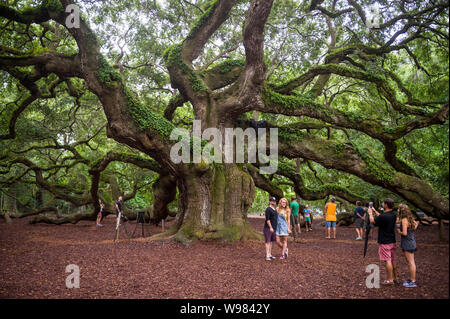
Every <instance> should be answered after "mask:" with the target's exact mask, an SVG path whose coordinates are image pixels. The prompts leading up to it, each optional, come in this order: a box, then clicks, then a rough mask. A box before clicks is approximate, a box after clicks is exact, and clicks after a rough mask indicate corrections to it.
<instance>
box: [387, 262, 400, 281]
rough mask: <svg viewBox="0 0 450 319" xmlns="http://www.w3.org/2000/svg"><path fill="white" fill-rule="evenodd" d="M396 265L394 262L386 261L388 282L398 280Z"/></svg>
mask: <svg viewBox="0 0 450 319" xmlns="http://www.w3.org/2000/svg"><path fill="white" fill-rule="evenodd" d="M397 268H398V267H397V263H396V262H395V261H390V260H387V261H386V272H387V277H388V279H387V280H388V281H389V282H394V280H398V269H397Z"/></svg>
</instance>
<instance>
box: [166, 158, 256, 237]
mask: <svg viewBox="0 0 450 319" xmlns="http://www.w3.org/2000/svg"><path fill="white" fill-rule="evenodd" d="M178 189H179V191H180V194H179V198H178V202H179V211H178V214H177V219H176V223H175V225H174V227H173V228H172V229H171V230H170V232H171V233H175V232H182V233H183V234H184V236H186V237H187V238H197V239H202V238H214V239H222V240H224V241H236V240H245V239H252V238H253V239H259V238H260V235H259V234H257V233H256V232H255V231H253V230H252V229H251V227H250V226H249V224H248V222H247V211H248V209H249V208H250V206H251V204H252V202H253V199H254V195H255V185H254V183H253V179H252V178H251V176H250V174H249V173H248V172H247V171H246V168H245V166H243V165H239V164H223V165H212V166H211V167H205V168H200V169H199V168H198V167H197V168H195V169H192V170H190V172H189V174H188V175H186V176H183V178H182V179H181V180H179V182H178Z"/></svg>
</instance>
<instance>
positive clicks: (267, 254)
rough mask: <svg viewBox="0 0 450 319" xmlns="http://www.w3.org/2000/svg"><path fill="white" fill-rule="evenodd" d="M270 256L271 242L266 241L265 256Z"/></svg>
mask: <svg viewBox="0 0 450 319" xmlns="http://www.w3.org/2000/svg"><path fill="white" fill-rule="evenodd" d="M271 256H272V242H269V243H266V257H271Z"/></svg>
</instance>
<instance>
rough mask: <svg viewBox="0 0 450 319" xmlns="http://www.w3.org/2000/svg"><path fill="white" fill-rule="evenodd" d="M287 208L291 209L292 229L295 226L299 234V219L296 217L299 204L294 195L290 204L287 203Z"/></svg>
mask: <svg viewBox="0 0 450 319" xmlns="http://www.w3.org/2000/svg"><path fill="white" fill-rule="evenodd" d="M289 208H290V209H291V221H292V230H294V227H295V228H296V229H297V232H298V233H299V234H300V233H301V230H300V220H299V217H298V210H299V208H300V205H299V204H298V202H297V200H296V198H295V197H292V198H291V204H290V205H289Z"/></svg>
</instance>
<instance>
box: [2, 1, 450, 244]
mask: <svg viewBox="0 0 450 319" xmlns="http://www.w3.org/2000/svg"><path fill="white" fill-rule="evenodd" d="M8 3H9V2H8V1H7V2H6V4H0V17H1V20H0V22H1V24H2V25H1V28H2V32H4V36H2V39H1V41H2V42H1V43H0V53H1V55H0V69H1V70H3V71H4V72H5V74H7V77H8V80H11V79H13V80H14V81H16V82H15V83H16V84H17V86H18V89H17V90H18V94H17V98H16V99H15V100H14V101H13V102H11V103H9V104H8V105H6V106H5V108H9V109H11V110H12V111H10V112H9V113H8V114H10V115H9V117H8V119H7V120H6V122H5V123H4V124H3V125H4V127H5V128H7V129H6V131H5V132H2V135H0V138H1V140H3V141H5V142H6V141H9V140H12V139H16V138H17V135H18V134H17V132H16V123H17V121H18V119H19V117H20V116H21V114H22V113H23V112H24V111H25V110H26V109H27V108H28V107H29V106H30V105H33V103H38V102H39V101H42V100H48V99H53V98H55V97H56V96H57V95H59V94H65V95H67V96H68V97H71V98H74V99H77V97H79V95H80V94H81V93H80V92H81V91H83V90H86V91H87V92H89V94H93V96H95V97H96V101H97V102H99V103H100V105H101V106H102V108H103V111H104V114H105V115H106V120H107V123H106V132H107V136H108V137H110V138H112V139H114V140H115V141H117V142H119V143H122V144H125V145H127V146H129V147H131V148H133V149H135V150H138V151H140V152H141V153H144V154H145V155H146V156H147V157H144V155H130V154H122V153H114V152H112V153H108V154H107V155H106V156H104V157H102V158H100V159H96V160H88V159H84V158H83V156H81V155H80V154H78V155H77V149H76V147H75V146H76V145H73V143H72V145H69V144H67V145H66V144H65V145H61V143H59V142H58V141H55V143H54V145H53V146H55V147H57V148H58V147H59V148H63V149H64V148H66V149H67V151H69V152H71V153H72V155H73V157H74V160H75V161H76V160H78V162H79V163H83V164H84V165H86V166H88V167H89V174H90V179H91V180H90V185H91V187H90V188H89V191H87V192H85V193H84V194H78V195H77V196H75V195H76V194H75V195H74V194H73V193H72V194H67V192H64V190H61V189H58V188H56V187H54V186H53V185H52V184H51V183H49V181H48V179H47V178H46V177H45V176H44V175H43V171H45V170H48V167H47V168H43V167H39V166H38V165H36V163H34V162H33V161H31V160H30V159H28V158H25V157H20V156H16V155H13V154H11V152H7V151H5V152H3V153H2V154H1V156H2V161H4V164H3V167H5V173H6V172H9V170H10V168H11V167H12V166H14V165H22V166H23V167H26V168H27V172H31V171H32V172H34V177H35V179H36V183H37V184H38V185H39V186H40V187H41V188H43V189H45V190H47V191H49V192H51V193H53V194H55V195H56V196H57V197H59V198H62V199H65V200H68V201H70V202H74V203H76V204H77V205H83V204H88V203H91V204H93V206H94V213H93V214H92V216H94V214H95V211H96V210H97V209H98V202H97V199H98V183H99V180H100V175H101V172H102V171H103V170H104V169H105V168H106V166H107V165H108V164H109V163H110V162H113V161H122V162H126V163H132V164H133V165H136V166H138V167H141V168H144V169H148V170H152V171H155V172H157V173H158V174H159V176H160V178H159V181H158V183H156V184H155V186H154V192H155V196H156V194H158V196H157V198H158V200H157V201H156V202H155V207H153V208H154V209H155V212H156V215H157V216H159V218H164V217H165V216H167V214H168V210H167V204H168V203H170V202H171V201H172V200H173V199H174V198H175V196H176V191H178V197H177V198H178V211H177V215H176V218H177V220H176V223H175V226H174V228H173V229H172V230H171V232H172V233H175V232H178V233H179V234H183V235H185V236H187V237H197V238H223V237H226V238H232V239H240V238H251V237H253V236H255V234H254V233H253V232H252V231H251V230H250V228H249V227H248V225H247V221H246V216H247V211H248V209H249V207H250V206H251V205H252V202H253V198H254V195H255V187H258V188H261V189H264V190H266V191H268V192H269V193H271V194H274V195H277V196H279V197H281V196H283V192H282V190H281V189H280V188H279V184H278V183H277V182H276V181H275V180H274V176H266V175H264V174H262V173H261V172H260V171H259V169H258V167H259V164H258V163H246V164H233V163H230V164H218V163H205V162H201V163H188V164H185V163H178V164H175V163H174V162H172V160H171V158H170V151H171V147H172V146H173V145H174V144H175V143H176V142H177V141H173V140H171V139H170V134H171V132H172V131H173V129H175V128H176V127H180V126H183V127H187V128H190V127H191V125H192V120H193V119H195V120H200V121H201V125H202V130H204V129H206V128H210V127H214V128H218V129H219V130H220V131H221V132H222V133H224V131H225V129H226V128H236V127H241V128H246V127H249V126H252V125H254V124H255V120H257V119H264V122H263V123H264V125H265V126H266V127H277V128H278V129H279V155H280V159H279V162H278V171H277V174H276V175H278V176H283V178H286V179H287V180H289V181H290V183H291V185H292V186H293V188H294V190H295V192H296V193H297V195H298V196H300V197H301V198H304V199H308V200H316V199H321V198H326V197H327V196H328V195H335V196H338V197H339V198H341V199H342V200H347V201H350V202H353V201H355V200H356V199H361V198H360V196H359V195H358V194H355V193H354V192H352V191H349V190H348V189H347V188H345V187H342V186H341V185H338V184H335V183H324V184H322V185H321V186H319V187H308V186H307V185H305V182H304V179H303V178H302V176H301V174H299V172H300V170H299V169H300V165H302V163H303V164H306V165H308V166H309V167H310V168H311V170H312V171H314V167H313V166H312V164H311V163H316V164H320V166H321V167H323V168H326V169H333V170H338V171H341V172H345V173H348V174H351V175H353V176H355V177H357V178H358V180H360V182H359V183H361V185H364V183H369V184H372V185H376V186H379V187H381V188H383V189H386V190H388V191H390V192H392V193H394V194H396V195H397V196H399V197H400V198H402V199H403V200H404V201H406V202H408V203H410V204H411V205H413V206H414V207H416V208H417V209H420V210H423V211H424V212H426V213H427V214H430V215H432V216H434V217H437V218H448V215H449V201H448V189H447V194H443V192H442V191H440V190H439V189H437V188H436V187H433V185H432V184H431V182H430V179H427V178H426V177H425V176H423V175H424V174H423V173H422V172H421V171H420V172H419V171H418V170H417V167H418V166H420V165H416V164H412V162H414V161H412V160H408V158H406V157H405V156H404V154H405V152H406V153H408V152H410V153H411V154H413V153H414V150H415V149H414V146H411V144H413V145H414V144H415V142H414V141H411V140H410V139H408V137H409V136H411V134H413V133H414V132H416V131H420V130H431V129H432V127H435V126H437V127H443V128H444V129H445V128H447V132H448V107H449V105H448V86H447V85H446V84H443V83H445V81H446V80H448V30H447V29H448V2H447V1H430V2H417V3H415V2H413V3H411V2H410V1H379V2H375V1H350V0H348V1H344V0H340V1H338V0H333V1H279V0H278V1H277V0H275V1H273V0H253V1H237V0H215V1H210V2H205V1H178V2H177V1H167V2H166V3H165V5H162V4H161V1H160V2H156V1H155V2H152V1H126V2H125V4H123V5H122V6H121V5H120V4H118V3H116V2H114V1H112V2H101V1H99V2H98V3H97V6H95V3H96V1H94V2H93V3H94V7H95V8H97V9H98V8H100V9H101V10H105V12H109V11H108V10H111V12H113V14H111V16H112V21H113V22H114V21H115V22H117V24H119V25H125V27H126V28H125V30H123V29H120V28H119V29H116V31H120V32H123V33H124V37H123V40H124V41H123V42H122V44H121V45H118V48H119V49H120V50H121V51H120V52H118V50H117V47H116V48H115V50H116V51H115V52H113V51H114V50H113V49H114V48H113V49H111V48H110V47H108V45H107V44H105V41H106V42H107V40H106V39H107V38H108V36H111V37H112V36H114V34H113V31H112V29H111V28H109V29H108V27H104V28H103V29H102V28H101V27H102V24H104V25H108V23H109V22H108V23H107V21H106V20H102V19H101V15H100V14H97V16H94V17H93V18H92V20H94V21H91V22H89V21H88V20H89V19H88V17H87V15H86V14H88V12H84V13H83V12H82V15H81V18H80V25H79V27H77V28H71V27H68V25H67V23H66V21H67V16H68V13H67V12H66V10H65V8H67V6H68V5H70V4H72V1H70V0H42V1H36V2H31V1H30V2H29V1H23V3H21V1H19V2H14V3H13V2H11V4H8ZM80 4H84V6H81V8H87V7H88V6H89V5H90V4H91V5H92V3H91V2H89V1H86V3H83V1H81V2H80ZM374 4H377V5H378V6H379V7H381V18H382V19H381V21H379V24H378V25H377V24H376V23H375V24H373V23H371V22H370V21H372V20H373V19H372V16H369V8H371V6H372V5H374ZM127 5H129V6H130V7H132V8H134V9H135V11H133V10H128V9H127V7H126V6H127ZM110 6H111V7H113V9H111V8H110ZM114 6H116V7H114ZM127 10H128V11H127ZM174 10H175V12H173V11H174ZM165 11H166V12H165ZM121 12H127V13H128V17H129V15H130V13H132V12H134V13H136V14H137V15H139V14H140V13H142V14H143V16H139V18H137V20H135V21H134V22H133V23H132V22H130V23H124V22H123V21H124V20H125V21H126V22H128V20H127V19H128V18H127V16H126V14H125V17H124V16H121V15H120V13H121ZM145 13H147V15H146V14H145ZM176 14H179V21H178V20H177V19H178V18H177V17H174V16H175V15H176ZM105 15H107V13H105ZM375 18H377V17H376V16H375ZM152 19H153V20H152ZM371 19H372V20H371ZM96 20H99V21H97V22H98V23H97V24H96V26H95V27H94V26H92V24H93V23H94V22H95V21H96ZM174 20H176V21H174ZM180 21H181V22H180ZM182 22H185V23H182ZM128 24H129V25H128ZM152 25H154V26H155V27H153V29H152ZM171 27H172V28H173V30H170V28H171ZM130 30H132V31H130ZM129 31H130V32H132V33H133V32H134V33H133V34H134V40H132V39H131V38H132V37H131V36H129V35H128V32H129ZM105 35H106V36H105ZM168 35H169V36H170V37H168ZM152 42H153V43H152ZM155 43H156V44H155ZM169 43H170V45H169ZM125 47H128V48H125ZM108 48H109V49H111V50H110V52H109V53H111V52H112V53H111V54H108V53H105V52H106V51H107V49H108ZM127 50H128V53H127ZM146 50H149V52H146ZM155 52H156V53H155ZM158 52H159V53H158ZM147 54H148V56H146V55H147ZM124 55H126V56H127V57H125V58H124ZM130 56H132V57H130ZM140 57H142V59H140ZM430 57H432V58H430ZM433 59H434V60H433ZM124 60H125V61H124ZM133 63H134V64H133ZM161 69H163V71H161ZM133 72H134V73H133ZM411 75H414V76H415V77H412V76H411ZM164 76H165V77H166V80H165V79H164ZM146 77H148V78H152V79H153V82H154V83H157V84H161V85H160V86H159V87H156V88H152V90H153V89H154V90H155V91H158V90H159V91H162V92H169V93H170V95H172V96H171V98H170V100H169V99H164V98H161V96H158V98H155V97H154V96H153V97H152V92H151V91H152V90H148V89H147V88H146V87H145V85H144V84H145V82H144V84H143V83H139V79H145V78H146ZM155 79H156V80H155ZM169 84H170V85H169ZM161 101H163V102H164V101H166V103H165V106H164V109H163V110H162V109H161V107H160V106H159V103H161ZM185 107H188V108H190V110H191V111H192V118H188V117H185V118H180V115H179V114H180V113H179V112H178V111H179V109H182V108H185ZM447 134H448V133H447ZM363 144H364V145H365V147H363ZM2 145H6V144H2ZM368 145H370V146H371V147H370V148H368V147H367V146H368ZM70 147H71V148H70ZM400 149H401V153H402V154H400ZM446 154H447V156H448V150H447V153H446ZM300 159H301V161H300ZM293 161H297V162H296V164H297V165H296V164H295V163H294V162H293ZM425 165H426V163H425ZM447 177H448V173H447ZM156 205H157V207H156ZM80 218H82V216H81V217H80ZM62 222H64V221H62Z"/></svg>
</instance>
